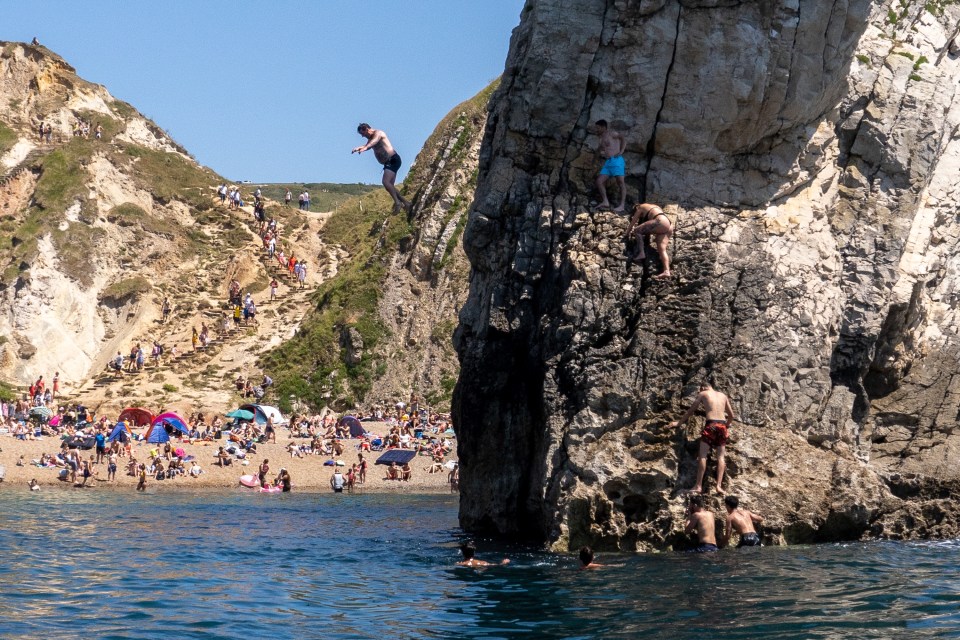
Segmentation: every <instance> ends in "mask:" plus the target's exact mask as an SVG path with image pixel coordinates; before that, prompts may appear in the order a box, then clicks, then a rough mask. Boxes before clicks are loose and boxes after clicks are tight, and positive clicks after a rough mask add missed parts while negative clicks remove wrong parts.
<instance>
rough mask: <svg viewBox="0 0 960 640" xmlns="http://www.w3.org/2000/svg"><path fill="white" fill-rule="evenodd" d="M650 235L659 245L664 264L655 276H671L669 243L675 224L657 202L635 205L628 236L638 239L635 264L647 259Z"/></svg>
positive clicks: (660, 278)
mask: <svg viewBox="0 0 960 640" xmlns="http://www.w3.org/2000/svg"><path fill="white" fill-rule="evenodd" d="M649 236H653V243H654V245H656V247H657V253H658V254H659V255H660V263H661V264H662V265H663V271H661V272H660V273H658V274H657V275H655V276H653V277H654V278H656V279H657V280H663V279H666V278H669V277H670V276H671V275H672V274H671V273H670V255H669V254H668V253H667V245H668V244H669V243H670V238H671V237H672V236H673V224H672V223H671V222H670V218H668V217H667V214H665V213H664V212H663V209H661V208H660V207H658V206H657V205H655V204H649V203H643V204H637V205H634V207H633V216H632V217H631V218H630V228H629V229H628V230H627V237H628V238H629V237H634V238H635V240H636V253H635V254H634V256H633V260H632V261H633V262H634V263H635V264H643V261H644V260H645V259H646V257H647V254H646V248H647V238H648V237H649Z"/></svg>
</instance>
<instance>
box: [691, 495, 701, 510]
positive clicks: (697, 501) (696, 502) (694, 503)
mask: <svg viewBox="0 0 960 640" xmlns="http://www.w3.org/2000/svg"><path fill="white" fill-rule="evenodd" d="M690 506H691V507H697V508H698V509H703V496H702V495H700V494H699V493H695V494H693V495H692V496H690Z"/></svg>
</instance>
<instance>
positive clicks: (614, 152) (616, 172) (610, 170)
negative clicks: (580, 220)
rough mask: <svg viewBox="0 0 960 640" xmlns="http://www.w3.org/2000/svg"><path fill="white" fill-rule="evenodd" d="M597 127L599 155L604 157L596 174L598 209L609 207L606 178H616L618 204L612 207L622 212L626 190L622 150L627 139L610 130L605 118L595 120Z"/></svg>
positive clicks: (625, 145)
mask: <svg viewBox="0 0 960 640" xmlns="http://www.w3.org/2000/svg"><path fill="white" fill-rule="evenodd" d="M596 125H597V127H599V129H600V156H601V157H602V158H604V162H603V167H602V168H601V169H600V175H598V176H597V191H599V192H600V198H601V201H600V204H599V205H597V207H598V208H600V209H609V208H610V200H608V199H607V186H606V182H607V178H610V177H612V178H616V179H617V186H618V187H620V204H618V205H617V206H616V207H614V209H613V210H614V211H616V212H617V213H622V212H623V210H624V207H625V206H626V202H627V190H626V188H625V187H624V184H623V175H624V173H625V165H624V162H623V151H624V149H626V148H627V141H626V139H625V138H624V137H623V134H621V133H618V132H616V131H610V129H609V128H608V127H607V121H606V120H597V122H596Z"/></svg>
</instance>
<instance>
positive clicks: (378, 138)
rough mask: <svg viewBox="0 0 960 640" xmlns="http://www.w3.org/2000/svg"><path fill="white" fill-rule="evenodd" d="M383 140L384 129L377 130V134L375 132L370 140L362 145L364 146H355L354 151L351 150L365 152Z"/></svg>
mask: <svg viewBox="0 0 960 640" xmlns="http://www.w3.org/2000/svg"><path fill="white" fill-rule="evenodd" d="M381 140H383V131H377V132H376V133H375V134H373V137H372V138H370V140H368V141H367V144H365V145H362V146H360V147H356V148H355V149H354V150H353V151H351V152H350V153H363V152H364V151H366V150H368V149H370V148H371V147H373V146H375V145H376V144H377V143H379V142H380V141H381Z"/></svg>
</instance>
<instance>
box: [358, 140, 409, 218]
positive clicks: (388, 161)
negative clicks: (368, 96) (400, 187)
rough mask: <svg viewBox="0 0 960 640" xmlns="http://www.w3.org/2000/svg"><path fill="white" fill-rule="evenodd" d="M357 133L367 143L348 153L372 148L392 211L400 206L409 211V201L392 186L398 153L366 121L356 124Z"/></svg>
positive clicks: (397, 162) (395, 177)
mask: <svg viewBox="0 0 960 640" xmlns="http://www.w3.org/2000/svg"><path fill="white" fill-rule="evenodd" d="M357 133H359V134H360V135H362V136H363V137H364V138H366V139H367V144H365V145H361V146H359V147H355V148H354V149H353V151H351V152H350V153H363V152H364V151H367V150H368V149H373V155H375V156H376V157H377V162H379V163H380V164H382V165H383V188H384V189H386V190H387V193H389V194H390V197H391V198H393V212H394V213H396V212H398V211H400V208H401V207H402V208H404V209H406V210H407V211H410V203H409V202H407V201H406V200H404V199H403V197H402V196H401V195H400V194H399V193H397V188H396V186H394V183H395V182H396V180H397V173H398V172H399V171H400V165H401V164H402V162H401V160H400V154H398V153H397V151H396V149H394V148H393V145H392V144H390V139H389V138H387V134H386V133H384V132H383V131H380V130H379V129H374V128H373V127H371V126H370V125H369V124H367V123H366V122H361V123H360V124H359V125H358V126H357Z"/></svg>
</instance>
